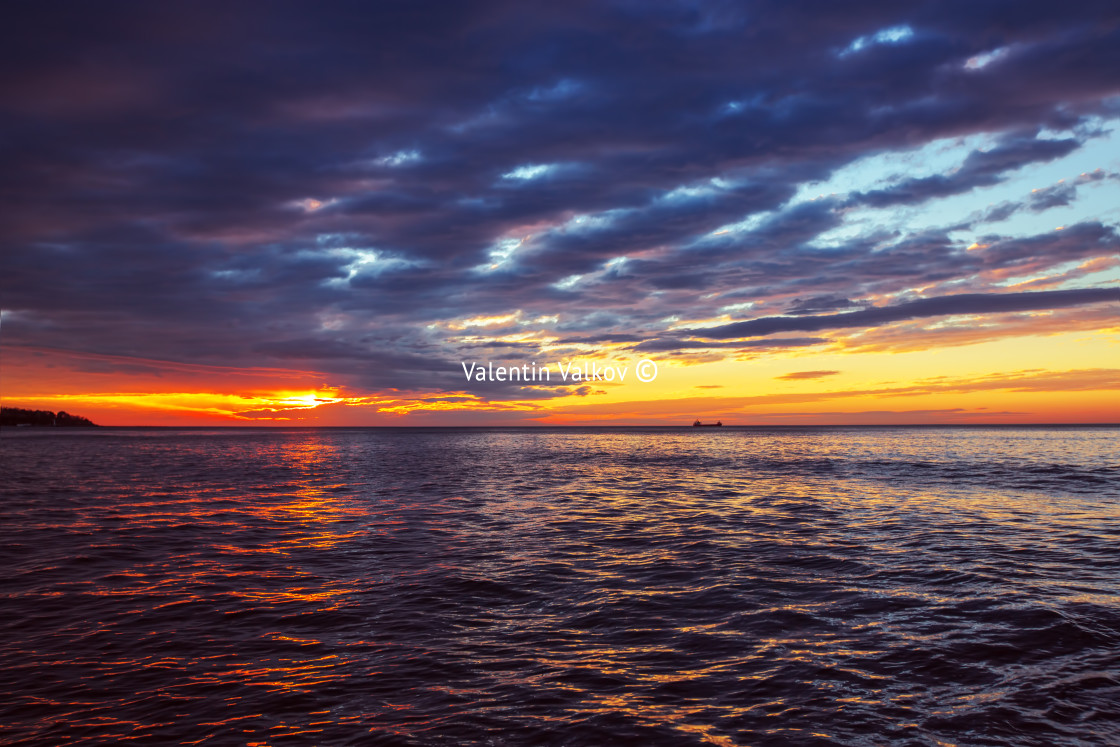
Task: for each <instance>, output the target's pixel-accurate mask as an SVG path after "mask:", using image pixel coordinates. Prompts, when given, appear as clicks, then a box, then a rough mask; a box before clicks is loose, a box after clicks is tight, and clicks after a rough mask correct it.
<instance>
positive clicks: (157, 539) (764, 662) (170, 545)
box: [0, 427, 1120, 745]
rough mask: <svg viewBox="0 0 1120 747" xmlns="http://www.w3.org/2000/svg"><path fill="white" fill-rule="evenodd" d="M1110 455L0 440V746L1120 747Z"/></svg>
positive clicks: (314, 437)
mask: <svg viewBox="0 0 1120 747" xmlns="http://www.w3.org/2000/svg"><path fill="white" fill-rule="evenodd" d="M1118 437H1120V429H1116V428H1092V427H1086V428H1075V427H1071V428H1010V427H1008V428H785V429H781V428H777V429H746V428H744V429H739V428H723V429H709V428H705V429H690V428H676V429H672V428H663V429H657V428H651V429H637V428H630V429H519V430H498V429H492V430H487V429H416V430H392V429H307V430H301V429H294V430H277V431H267V430H253V429H244V430H242V429H230V430H167V429H136V430H128V429H104V428H103V429H97V430H88V431H86V430H78V429H74V430H51V429H43V430H34V431H33V430H32V429H25V430H22V431H15V430H5V431H4V432H3V433H2V434H0V460H2V461H0V467H2V478H3V480H2V489H3V496H2V500H3V504H2V505H3V511H2V513H0V599H2V607H0V609H2V611H3V615H0V692H2V693H3V697H2V698H0V741H3V742H5V743H13V744H49V745H68V744H121V743H127V744H133V743H135V744H239V745H241V744H331V745H333V744H394V745H395V744H401V745H409V744H434V745H465V744H513V745H518V744H561V745H611V744H636V745H659V744H666V745H691V744H696V745H700V744H714V745H732V744H743V745H771V744H773V745H781V744H790V745H829V744H844V745H880V744H902V745H942V744H951V745H997V744H1015V745H1033V744H1037V745H1090V744H1094V745H1095V744H1120V445H1118V444H1120V438H1118Z"/></svg>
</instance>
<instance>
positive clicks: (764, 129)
mask: <svg viewBox="0 0 1120 747" xmlns="http://www.w3.org/2000/svg"><path fill="white" fill-rule="evenodd" d="M903 26H905V27H908V28H909V29H910V30H911V31H912V33H911V35H910V36H909V37H907V38H906V39H905V40H904V41H900V42H898V43H866V44H863V45H862V46H860V45H853V42H854V41H855V40H856V39H858V38H864V39H869V38H873V36H874V34H876V33H877V32H878V31H880V30H882V29H886V28H899V27H903ZM5 29H6V30H7V32H8V33H7V34H5V35H4V36H5V40H4V44H3V45H0V62H2V63H3V64H2V65H0V71H2V72H0V190H2V192H3V194H4V199H5V209H4V211H2V213H0V299H2V303H3V307H4V310H5V317H4V341H5V344H23V345H39V346H45V347H53V348H58V349H66V350H75V351H85V352H90V353H104V354H107V355H110V354H111V355H120V356H136V357H147V358H152V359H158V360H164V361H183V362H192V363H205V364H216V365H230V366H238V365H241V366H247V365H260V366H269V365H276V366H281V365H293V364H294V363H293V362H295V363H298V365H300V366H301V367H313V368H314V369H315V370H317V371H321V372H323V373H324V374H325V375H327V376H329V377H330V378H331V379H332V380H336V381H344V382H347V383H350V384H352V385H354V386H360V387H370V388H376V387H397V388H409V389H430V390H437V389H446V388H447V387H449V386H452V385H453V383H454V382H453V378H454V377H453V373H454V368H455V366H456V365H457V364H458V361H459V360H461V359H463V358H464V357H471V356H473V355H475V354H476V353H477V352H478V351H479V350H480V349H481V348H480V346H483V347H484V346H486V345H489V346H490V347H493V348H495V349H499V348H504V349H506V350H508V351H509V352H510V354H511V355H517V356H523V355H531V354H532V352H533V346H534V344H536V343H534V342H533V341H529V342H525V341H523V340H522V339H521V338H519V337H517V335H518V334H520V333H522V332H533V333H537V334H539V336H540V337H539V339H540V340H545V339H549V340H553V339H559V340H560V343H559V344H561V345H587V344H624V345H630V346H632V349H634V350H639V351H654V352H676V351H684V350H699V349H703V348H715V349H719V348H723V349H725V350H727V351H732V350H744V349H758V350H761V349H764V348H763V347H760V346H756V345H755V344H754V343H742V342H738V343H728V344H727V345H724V344H723V342H720V343H718V344H716V343H713V342H703V341H702V340H697V339H689V338H690V337H692V338H696V337H699V336H700V334H701V332H699V331H697V332H696V333H695V334H692V335H686V334H684V333H681V332H680V331H679V330H677V331H671V330H672V329H673V328H674V324H675V323H676V321H675V320H680V319H712V318H720V317H721V316H722V317H723V318H736V317H741V316H742V315H744V314H748V313H749V314H750V315H752V316H754V317H758V318H756V319H753V320H747V321H744V322H740V323H739V324H748V325H749V324H755V327H754V328H752V329H764V328H768V326H769V325H774V324H777V322H774V321H772V320H773V319H775V318H776V319H788V318H794V319H798V320H801V322H799V323H800V324H803V325H804V324H811V323H813V322H811V320H813V319H818V318H819V319H826V318H831V319H832V323H835V322H837V321H839V320H840V319H841V318H843V319H847V320H849V321H852V320H854V323H855V324H868V325H874V324H881V323H886V321H888V320H889V318H893V317H883V316H881V314H882V313H883V309H880V308H864V307H866V306H867V305H868V303H869V301H868V300H867V299H869V298H872V297H876V298H878V297H883V296H887V297H895V296H897V295H898V294H902V293H905V292H907V289H909V288H914V287H927V286H930V285H936V284H938V283H958V284H963V286H962V287H964V288H965V289H968V290H972V289H973V284H976V283H979V282H980V281H978V280H977V278H978V277H980V276H982V275H983V274H984V273H989V274H993V275H995V274H1001V273H1002V274H1006V273H1010V272H1015V271H1023V272H1026V271H1030V272H1035V273H1038V272H1043V271H1045V270H1046V269H1047V268H1050V267H1054V266H1056V265H1058V264H1061V263H1063V262H1066V261H1069V260H1073V259H1088V258H1092V257H1098V256H1105V255H1107V254H1108V253H1110V252H1113V253H1114V252H1115V251H1116V249H1117V240H1116V234H1115V230H1114V227H1113V226H1111V225H1107V224H1104V223H1100V222H1093V221H1083V222H1081V223H1078V224H1076V225H1072V226H1067V227H1066V230H1065V231H1063V232H1062V235H1060V236H1055V235H1051V234H1045V235H1038V236H1022V237H1008V236H990V237H987V238H985V239H984V241H983V243H985V244H987V245H988V248H987V249H986V250H984V251H983V252H971V253H968V252H965V251H964V250H963V247H962V246H961V245H960V243H959V242H958V241H956V240H954V239H953V238H951V235H952V233H953V230H954V228H953V225H955V224H953V221H951V220H950V219H947V220H946V225H945V227H944V228H941V229H938V228H930V229H923V231H921V232H906V231H904V230H896V229H892V228H889V227H874V228H873V229H872V230H870V231H867V232H864V233H862V234H861V235H859V236H857V237H849V238H846V239H844V240H841V241H836V240H825V239H824V238H822V237H824V236H825V235H826V233H827V232H829V231H831V230H832V229H835V228H838V227H841V226H842V225H844V221H845V213H846V211H847V210H848V209H849V208H850V207H851V206H852V205H854V204H857V203H858V204H862V205H874V206H879V207H890V206H902V205H915V204H918V203H920V202H922V201H924V200H927V199H929V198H931V197H936V196H945V195H949V194H959V193H963V192H965V191H968V190H971V189H975V188H977V187H983V186H985V185H992V184H996V183H999V182H1000V181H1001V180H1003V179H1005V178H1006V176H1007V175H1008V174H1010V173H1011V172H1012V171H1014V170H1015V169H1019V168H1022V167H1024V166H1028V165H1030V164H1038V163H1043V162H1047V161H1050V160H1052V159H1055V158H1058V157H1061V156H1062V155H1065V154H1068V153H1070V152H1072V151H1073V150H1075V149H1076V148H1078V147H1079V146H1082V145H1083V144H1084V145H1085V147H1087V145H1088V143H1090V142H1092V141H1093V138H1095V137H1096V136H1098V135H1099V134H1100V132H1101V129H1100V124H1099V122H1100V118H1101V117H1115V116H1117V114H1118V112H1117V111H1116V107H1115V104H1114V103H1112V102H1114V97H1115V95H1116V94H1117V92H1118V91H1120V85H1118V82H1117V77H1116V74H1115V71H1116V70H1117V69H1120V51H1118V50H1120V36H1118V34H1120V30H1118V29H1120V24H1118V11H1117V8H1116V5H1115V4H1114V3H1106V2H1099V3H1098V2H1085V3H1078V4H1076V5H1075V6H1068V5H1057V6H1056V5H1054V4H1053V3H1042V2H1028V3H1017V4H1015V6H1014V8H1013V9H1011V10H1009V9H1008V6H1007V5H1006V3H1002V2H968V3H964V2H959V3H958V2H932V1H929V2H922V3H918V4H908V5H906V6H900V5H893V4H884V3H875V2H872V3H859V4H844V6H843V7H839V6H836V7H833V6H822V7H817V8H814V9H813V10H812V12H807V11H805V10H804V9H803V8H798V7H795V6H794V5H783V4H761V5H757V6H743V5H740V4H735V3H725V2H699V3H689V4H681V3H633V2H616V3H602V4H580V3H576V4H568V3H552V4H547V5H543V6H542V5H539V4H537V5H527V4H524V3H513V2H504V1H493V2H463V3H455V4H452V5H441V6H439V8H438V9H437V8H434V7H433V6H425V5H417V4H409V3H399V2H388V3H374V4H371V3H360V2H336V3H330V4H327V5H316V6H314V7H312V6H309V5H307V4H299V3H289V2H277V3H268V4H263V3H255V2H250V3H227V4H222V5H214V4H204V5H197V4H182V3H173V4H151V3H139V2H106V3H97V4H88V3H60V4H58V3H56V4H50V5H49V6H43V5H35V4H22V5H20V6H19V7H15V8H9V9H7V14H6V17H5ZM857 46H858V49H857V48H856V47H857ZM993 50H1006V52H1005V53H1003V54H1002V55H1001V56H1000V57H999V58H998V60H997V61H994V62H992V63H991V64H989V65H988V66H986V67H984V68H983V69H981V70H976V69H970V68H969V67H968V65H967V62H968V60H970V59H973V58H975V57H976V56H977V55H983V54H985V53H990V52H992V51H993ZM977 133H986V134H989V135H991V136H992V137H993V138H994V145H993V146H992V147H990V148H988V149H986V150H977V151H975V152H973V153H971V154H969V155H967V156H966V157H965V158H964V159H963V160H962V161H961V164H960V167H959V168H958V169H956V170H955V171H953V172H951V173H946V174H935V175H930V176H922V177H912V178H903V179H901V180H900V181H897V182H895V183H894V184H888V185H886V186H884V187H882V188H881V189H877V190H870V191H865V192H863V193H862V194H859V195H856V196H850V195H839V196H835V197H828V198H823V199H817V200H803V199H801V198H798V197H796V196H797V195H799V194H800V190H801V189H802V187H803V186H804V185H806V184H809V183H812V182H815V181H820V180H823V179H826V178H827V177H828V176H829V175H831V174H832V173H834V172H835V171H836V170H837V169H838V168H840V167H842V166H844V165H847V164H850V163H852V162H854V161H856V160H857V159H859V158H861V157H863V156H867V155H873V154H879V153H884V152H889V151H892V150H895V149H912V148H914V147H916V146H921V145H923V144H925V143H929V142H931V141H933V140H935V139H939V138H955V137H961V136H965V135H970V134H977ZM1054 133H1057V134H1054ZM1091 173H1093V174H1095V173H1096V172H1091ZM1100 178H1102V179H1103V178H1104V177H1103V176H1101V177H1100ZM1092 179H1094V180H1095V179H1097V177H1092ZM1086 181H1087V180H1086V179H1084V178H1072V179H1071V180H1070V181H1068V182H1067V183H1065V184H1061V185H1054V186H1052V187H1047V188H1044V189H1042V190H1040V191H1039V192H1036V193H1034V195H1032V196H1031V197H1029V198H1026V199H1025V200H1024V201H1023V202H1022V203H1021V204H1018V205H1015V206H1012V207H1008V208H1007V209H1006V210H1005V215H1004V217H1008V216H1010V215H1012V214H1014V213H1015V212H1016V211H1018V210H1021V209H1029V210H1034V211H1038V210H1044V209H1048V208H1050V207H1055V206H1060V205H1067V204H1072V201H1073V200H1075V199H1076V198H1077V191H1076V190H1077V189H1078V188H1079V187H1080V186H1081V185H1082V184H1084V183H1086ZM993 210H994V209H993ZM994 215H995V214H994V213H993V216H994ZM991 220H995V218H994V217H992V218H991ZM957 224H959V221H957ZM977 289H978V290H982V291H990V290H991V288H985V287H978V288H977ZM989 295H992V296H997V295H999V294H997V293H990V294H989ZM1017 295H1018V294H1014V293H1011V294H1006V293H1005V294H1004V296H1005V297H1006V299H1008V300H1006V301H1005V302H1003V303H1011V302H1012V301H1011V300H1010V299H1013V298H1014V297H1016V296H1017ZM1035 295H1038V296H1041V295H1043V294H1035ZM970 297H971V296H970V294H962V295H958V296H954V297H953V298H956V299H958V301H957V302H958V303H960V302H962V299H967V298H970ZM1051 298H1057V297H1051ZM935 301H936V299H928V303H931V304H933V303H934V302H935ZM744 303H750V304H753V305H752V306H751V307H750V308H749V310H746V311H745V310H743V309H742V308H741V307H738V305H739V304H744ZM910 303H913V304H920V303H923V301H914V302H910ZM934 305H936V304H934ZM981 306H983V305H981ZM981 306H978V307H977V308H981ZM997 307H999V303H997V302H995V301H993V302H992V304H990V305H988V306H983V309H988V310H993V311H994V310H997ZM886 308H888V309H889V308H894V309H902V308H915V309H918V310H919V311H920V310H921V309H925V308H926V307H922V306H918V307H911V306H910V305H909V304H907V303H903V304H896V305H894V306H890V307H886ZM514 312H520V316H518V317H517V320H516V321H514V322H510V323H509V324H508V325H507V326H506V327H505V328H503V332H502V334H504V335H510V336H512V337H511V338H510V339H502V340H496V341H494V340H491V341H482V342H480V341H479V339H477V338H478V337H485V336H486V335H488V334H493V329H495V328H493V327H485V328H469V329H464V328H455V327H453V326H452V325H450V324H447V322H449V321H452V320H463V319H466V318H470V317H476V316H501V315H507V314H512V313H514ZM923 313H924V312H923ZM953 313H963V312H953ZM971 313H985V312H984V311H983V310H980V311H976V312H971ZM785 314H793V315H797V316H794V317H786V316H784V315H785ZM826 314H828V315H831V316H830V317H828V316H823V315H826ZM860 314H863V315H864V316H858V315H860ZM806 315H808V316H806ZM536 320H542V321H536ZM782 323H783V324H786V323H787V322H782ZM731 326H732V327H734V325H731ZM728 328H729V327H726V326H725V327H717V328H715V330H723V331H726V330H727V329H728ZM824 328H825V327H805V326H801V327H788V328H786V329H788V330H790V331H811V330H816V329H824ZM736 329H739V328H738V327H736ZM471 330H473V332H472V331H471ZM775 331H780V330H775ZM710 333H713V330H707V331H705V332H704V334H705V335H708V334H710ZM719 334H720V335H722V334H724V332H719ZM751 334H754V333H751ZM766 334H769V333H766ZM472 335H474V336H473V337H472ZM744 336H745V335H744ZM718 339H719V340H721V341H722V340H725V339H726V338H724V337H718ZM818 342H820V340H819V339H818V338H790V340H788V341H787V342H786V343H783V342H782V341H780V340H771V341H769V342H768V343H767V345H768V346H770V347H779V346H781V345H783V344H788V345H790V346H793V345H811V344H817V343H818ZM504 391H507V392H508V391H509V390H508V389H506V390H504ZM565 391H566V390H565ZM486 394H487V396H490V395H493V396H504V395H501V394H498V393H495V392H487V393H486ZM529 394H532V393H531V392H530V393H529ZM533 396H538V395H533ZM539 396H546V394H545V393H540V394H539ZM548 396H551V394H549V395H548Z"/></svg>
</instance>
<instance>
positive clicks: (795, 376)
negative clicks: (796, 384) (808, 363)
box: [774, 371, 840, 381]
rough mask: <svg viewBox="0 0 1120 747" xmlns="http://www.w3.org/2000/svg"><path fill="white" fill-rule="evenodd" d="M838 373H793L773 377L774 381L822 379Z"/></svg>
mask: <svg viewBox="0 0 1120 747" xmlns="http://www.w3.org/2000/svg"><path fill="white" fill-rule="evenodd" d="M838 373H840V372H839V371H794V372H793V373H788V374H783V375H782V376H775V377H774V378H775V379H787V380H794V381H796V380H799V379H823V378H824V377H826V376H835V375H836V374H838Z"/></svg>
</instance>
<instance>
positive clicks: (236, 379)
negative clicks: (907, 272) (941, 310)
mask: <svg viewBox="0 0 1120 747" xmlns="http://www.w3.org/2000/svg"><path fill="white" fill-rule="evenodd" d="M1019 321H1021V320H1019ZM1040 321H1041V322H1043V323H1039V324H1036V325H1034V326H1037V327H1038V328H1039V330H1040V332H1041V333H1039V334H1025V329H1023V328H1018V327H1016V326H1015V325H1016V322H1015V321H1014V320H1012V321H1008V322H1007V323H1006V325H1005V328H1004V329H1002V330H1001V332H1002V334H1004V335H1006V336H996V337H994V338H992V339H979V340H978V341H973V337H975V336H976V335H975V334H973V331H970V330H969V329H968V328H962V329H960V330H957V331H956V332H953V331H949V332H948V333H946V331H945V330H944V329H942V330H941V332H942V334H941V336H940V338H939V339H938V340H937V343H938V344H937V345H936V346H933V345H932V341H931V340H926V339H925V337H923V330H921V329H914V328H909V329H908V328H907V326H906V325H893V326H892V327H887V328H880V329H878V330H876V331H875V332H874V333H873V334H870V335H859V334H853V335H850V336H847V337H844V338H839V339H836V340H834V342H833V343H832V344H829V345H825V346H817V347H814V348H812V349H809V350H805V349H800V348H799V349H797V350H795V351H763V352H759V353H751V354H750V355H749V357H740V358H739V359H735V358H722V359H721V358H720V357H719V356H718V355H712V354H710V353H700V354H694V355H692V356H691V357H674V356H662V357H660V358H656V357H655V360H656V361H657V363H658V366H659V374H658V377H657V379H656V380H655V381H654V382H651V383H642V382H639V381H636V380H635V379H634V378H633V368H634V364H635V363H636V362H637V360H638V357H637V356H636V355H634V354H633V353H631V352H628V351H626V350H624V349H621V348H620V349H617V350H610V349H607V350H599V351H595V350H593V349H589V350H588V351H586V352H584V353H582V354H578V355H568V356H565V358H572V359H573V360H592V359H594V360H597V361H599V362H600V364H602V365H606V364H608V363H611V364H614V365H626V366H628V367H629V368H630V369H631V373H630V375H629V378H628V380H627V381H626V382H625V383H622V384H607V383H596V384H595V385H594V386H593V387H592V388H591V389H590V392H588V393H586V394H583V395H582V396H580V395H576V394H572V395H570V396H562V397H555V398H551V399H538V400H503V399H497V398H490V399H489V400H487V399H485V398H482V397H479V396H477V395H471V394H467V393H465V392H463V391H456V390H455V389H453V388H449V389H448V390H447V391H444V392H431V391H426V392H418V391H417V392H409V391H399V390H390V391H363V390H358V389H355V388H351V387H348V386H346V384H345V382H342V381H335V380H332V379H331V377H330V376H328V375H325V374H322V373H317V372H315V371H310V370H298V369H280V368H227V367H220V366H203V365H193V364H183V363H170V362H166V361H155V360H146V359H140V358H127V357H120V356H106V355H96V354H74V353H68V352H65V351H57V350H50V349H40V348H28V347H15V346H6V347H4V348H3V349H2V351H0V352H2V362H0V381H2V383H3V391H4V397H3V404H4V405H5V406H9V407H25V408H33V409H49V410H66V411H67V412H71V413H75V414H79V415H83V416H86V417H89V418H90V419H92V420H94V421H95V422H97V423H99V424H102V425H327V426H332V425H334V426H337V425H379V426H412V425H493V424H511V425H512V424H525V425H533V424H557V425H577V424H588V425H592V424H595V425H608V424H619V425H643V424H652V425H661V424H663V425H682V424H688V423H691V422H692V420H693V419H695V418H701V419H703V420H711V421H714V420H716V419H719V420H722V421H723V422H724V423H725V424H830V423H859V424H880V423H882V424H890V423H1040V422H1049V423H1115V422H1120V366H1118V365H1117V363H1118V362H1120V355H1118V352H1120V330H1118V328H1117V327H1116V326H1115V325H1114V326H1112V327H1109V328H1105V329H1091V328H1090V329H1082V330H1077V329H1076V327H1077V326H1078V325H1077V324H1073V323H1069V324H1066V325H1064V326H1065V327H1067V328H1069V327H1073V328H1074V329H1072V330H1070V331H1061V332H1058V331H1053V329H1052V327H1055V326H1060V325H1048V324H1046V323H1045V321H1046V320H1040ZM1067 321H1072V320H1067ZM1100 325H1101V319H1099V318H1092V319H1089V320H1087V321H1086V324H1085V325H1084V326H1088V327H1096V326H1100ZM927 334H928V331H927ZM989 337H990V336H989ZM897 340H906V341H907V343H906V344H905V345H902V344H897ZM569 352H570V351H569ZM542 357H543V358H544V360H543V361H542V362H541V364H542V365H544V364H545V362H548V363H549V364H551V361H550V360H549V359H548V354H547V352H545V353H543V354H542ZM561 360H564V359H561ZM495 363H496V364H499V363H501V361H496V362H495ZM554 368H555V367H553V369H554ZM453 373H455V374H456V375H457V376H462V373H461V371H460V372H453ZM553 376H554V377H555V376H556V373H555V370H553ZM449 378H450V377H449Z"/></svg>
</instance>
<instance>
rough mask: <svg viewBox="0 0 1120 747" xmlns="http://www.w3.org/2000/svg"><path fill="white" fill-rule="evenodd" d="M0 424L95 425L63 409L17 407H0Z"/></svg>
mask: <svg viewBox="0 0 1120 747" xmlns="http://www.w3.org/2000/svg"><path fill="white" fill-rule="evenodd" d="M0 425H50V426H60V427H61V426H66V427H74V426H95V425H97V423H93V422H90V421H89V420H88V419H86V418H83V417H81V416H80V415H71V414H70V413H68V412H65V411H64V410H59V411H58V412H57V413H54V412H51V411H50V410H24V409H22V408H19V407H0Z"/></svg>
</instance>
